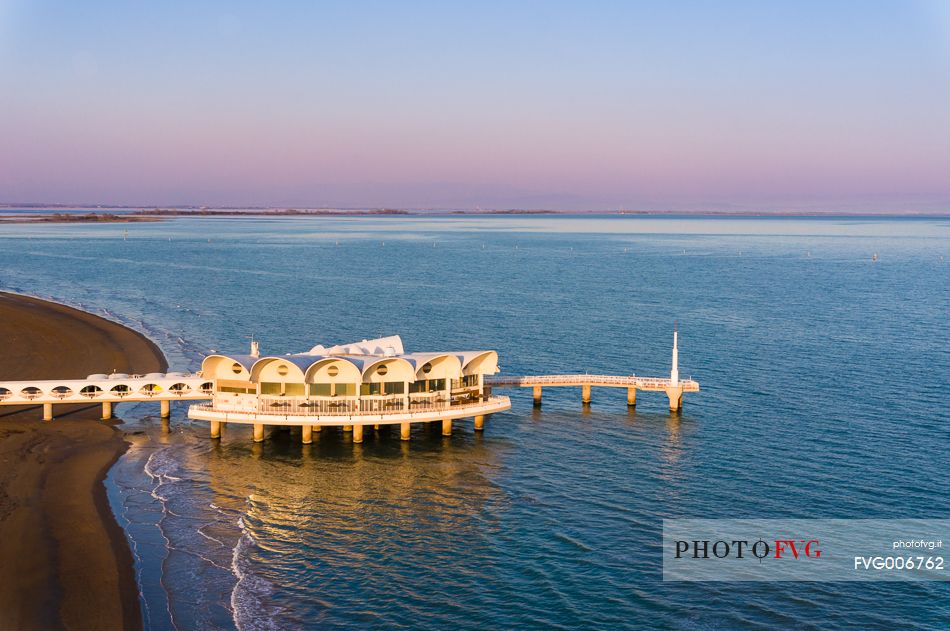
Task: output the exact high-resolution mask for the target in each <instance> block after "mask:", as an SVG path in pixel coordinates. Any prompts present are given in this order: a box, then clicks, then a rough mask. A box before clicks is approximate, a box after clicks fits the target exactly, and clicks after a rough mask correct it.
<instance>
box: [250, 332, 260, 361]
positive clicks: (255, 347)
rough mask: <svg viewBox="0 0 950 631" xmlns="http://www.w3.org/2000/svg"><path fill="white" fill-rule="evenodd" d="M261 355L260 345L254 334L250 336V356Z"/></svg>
mask: <svg viewBox="0 0 950 631" xmlns="http://www.w3.org/2000/svg"><path fill="white" fill-rule="evenodd" d="M260 356H261V345H260V344H258V343H257V340H255V339H254V336H251V357H260Z"/></svg>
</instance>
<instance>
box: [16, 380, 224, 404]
mask: <svg viewBox="0 0 950 631" xmlns="http://www.w3.org/2000/svg"><path fill="white" fill-rule="evenodd" d="M212 395H213V383H212V381H211V380H209V379H205V378H203V377H201V376H200V375H194V374H189V375H172V376H168V375H163V376H161V377H158V376H152V377H149V376H145V375H129V376H127V377H111V376H110V377H108V378H106V379H89V378H86V379H31V380H28V381H6V382H0V405H30V404H34V405H35V404H39V403H57V404H58V403H89V402H95V403H100V402H102V403H122V402H127V401H196V400H201V399H210V398H211V397H212Z"/></svg>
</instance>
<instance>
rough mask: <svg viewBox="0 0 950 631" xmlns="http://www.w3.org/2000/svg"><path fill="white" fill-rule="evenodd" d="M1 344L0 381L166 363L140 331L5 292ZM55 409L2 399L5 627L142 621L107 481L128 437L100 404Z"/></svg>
mask: <svg viewBox="0 0 950 631" xmlns="http://www.w3.org/2000/svg"><path fill="white" fill-rule="evenodd" d="M0 349H2V353H0V380H2V379H31V378H36V379H50V378H58V377H63V378H79V377H85V376H86V375H88V374H91V373H96V372H111V371H112V370H113V369H114V370H116V371H118V372H127V373H145V372H151V371H163V370H165V368H166V362H165V359H164V357H163V356H162V353H161V351H159V349H158V348H157V347H156V346H155V345H154V344H153V343H152V342H151V341H149V340H148V339H147V338H145V337H144V336H142V335H141V334H139V333H136V332H135V331H132V330H130V329H127V328H125V327H123V326H121V325H119V324H116V323H114V322H110V321H108V320H105V319H103V318H100V317H97V316H94V315H91V314H88V313H85V312H83V311H79V310H76V309H72V308H70V307H66V306H63V305H59V304H55V303H50V302H46V301H43V300H38V299H35V298H28V297H24V296H18V295H14V294H8V293H3V292H0ZM55 415H56V418H55V420H54V421H52V422H50V423H44V422H43V421H41V420H40V419H41V418H42V414H41V410H40V409H39V406H31V407H0V585H3V589H0V628H3V629H58V628H67V629H120V628H122V629H137V628H140V627H141V615H140V610H139V599H138V588H137V586H136V582H135V575H134V571H133V565H132V556H131V552H130V551H129V548H128V544H127V542H126V539H125V536H124V534H123V532H122V529H121V528H120V527H119V525H118V524H117V523H116V521H115V518H114V516H113V515H112V512H111V510H110V508H109V503H108V499H107V497H106V493H105V487H104V486H103V484H102V481H103V479H104V478H105V475H106V472H107V471H108V470H109V467H110V466H112V464H113V463H114V462H115V460H116V459H117V458H118V457H119V456H120V455H121V454H122V453H123V452H124V451H125V450H126V448H127V443H126V442H125V440H124V439H123V436H122V433H121V431H119V430H118V429H117V428H116V427H115V423H103V422H101V421H100V420H99V417H100V409H99V406H82V405H74V406H56V408H55Z"/></svg>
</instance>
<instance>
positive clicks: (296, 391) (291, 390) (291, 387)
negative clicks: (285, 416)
mask: <svg viewBox="0 0 950 631" xmlns="http://www.w3.org/2000/svg"><path fill="white" fill-rule="evenodd" d="M304 387H305V386H304V384H302V383H285V384H284V392H286V393H287V394H288V395H289V396H292V397H302V396H303V395H304V392H305V390H304Z"/></svg>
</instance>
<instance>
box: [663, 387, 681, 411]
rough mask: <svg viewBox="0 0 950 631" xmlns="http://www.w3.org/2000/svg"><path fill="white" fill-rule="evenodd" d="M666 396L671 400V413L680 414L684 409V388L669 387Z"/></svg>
mask: <svg viewBox="0 0 950 631" xmlns="http://www.w3.org/2000/svg"><path fill="white" fill-rule="evenodd" d="M666 396H668V397H669V398H670V412H679V411H680V410H682V409H683V387H682V386H678V387H675V388H674V387H669V388H667V389H666Z"/></svg>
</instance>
